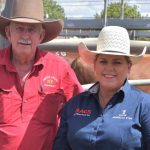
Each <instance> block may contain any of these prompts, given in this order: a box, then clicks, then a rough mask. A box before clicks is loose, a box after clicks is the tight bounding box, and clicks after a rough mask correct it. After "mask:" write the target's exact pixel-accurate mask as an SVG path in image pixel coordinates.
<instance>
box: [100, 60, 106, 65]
mask: <svg viewBox="0 0 150 150" xmlns="http://www.w3.org/2000/svg"><path fill="white" fill-rule="evenodd" d="M99 63H100V64H106V63H107V61H105V60H100V61H99Z"/></svg>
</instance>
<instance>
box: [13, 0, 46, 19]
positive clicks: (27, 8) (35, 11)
mask: <svg viewBox="0 0 150 150" xmlns="http://www.w3.org/2000/svg"><path fill="white" fill-rule="evenodd" d="M13 6H14V8H13V12H12V16H11V18H31V19H35V20H40V21H43V20H44V18H43V17H44V10H43V1H42V0H15V2H14V5H13Z"/></svg>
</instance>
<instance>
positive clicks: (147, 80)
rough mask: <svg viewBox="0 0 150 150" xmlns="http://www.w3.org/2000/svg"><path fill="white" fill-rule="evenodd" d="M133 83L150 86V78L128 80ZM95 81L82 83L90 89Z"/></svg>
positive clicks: (86, 88)
mask: <svg viewBox="0 0 150 150" xmlns="http://www.w3.org/2000/svg"><path fill="white" fill-rule="evenodd" d="M128 81H129V83H130V84H131V85H140V86H144V85H149V86H150V79H140V80H128ZM93 84H94V83H91V84H84V85H82V87H83V89H84V90H88V89H89V88H90V87H91V86H92V85H93Z"/></svg>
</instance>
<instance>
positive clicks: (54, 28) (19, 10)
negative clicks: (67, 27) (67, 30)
mask: <svg viewBox="0 0 150 150" xmlns="http://www.w3.org/2000/svg"><path fill="white" fill-rule="evenodd" d="M12 21H13V22H20V23H32V24H42V25H43V27H44V29H45V37H44V39H43V41H42V43H44V42H47V41H50V40H52V39H54V38H55V37H57V36H58V35H59V33H60V32H61V30H62V28H63V21H62V20H51V21H44V10H43V0H15V3H14V6H13V11H12V16H11V18H6V17H3V16H0V34H1V35H2V36H3V37H5V38H6V39H7V37H6V33H5V27H6V26H7V25H8V24H9V23H10V22H12Z"/></svg>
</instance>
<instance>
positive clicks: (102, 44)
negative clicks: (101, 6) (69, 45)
mask: <svg viewBox="0 0 150 150" xmlns="http://www.w3.org/2000/svg"><path fill="white" fill-rule="evenodd" d="M78 50H79V54H80V57H81V58H82V59H83V60H84V61H85V62H86V63H88V64H93V63H94V60H95V56H96V55H97V54H108V55H118V56H127V57H129V58H130V60H131V61H132V64H135V63H137V62H138V61H140V60H141V58H142V57H143V56H144V54H145V53H146V47H144V49H143V51H142V53H141V54H140V55H132V54H131V53H130V39H129V34H128V31H127V30H126V29H125V28H123V27H119V26H106V27H104V28H103V29H102V30H101V32H100V34H99V37H98V39H97V49H96V50H89V49H88V48H87V46H86V45H85V44H84V43H83V42H81V43H80V44H79V46H78Z"/></svg>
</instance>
